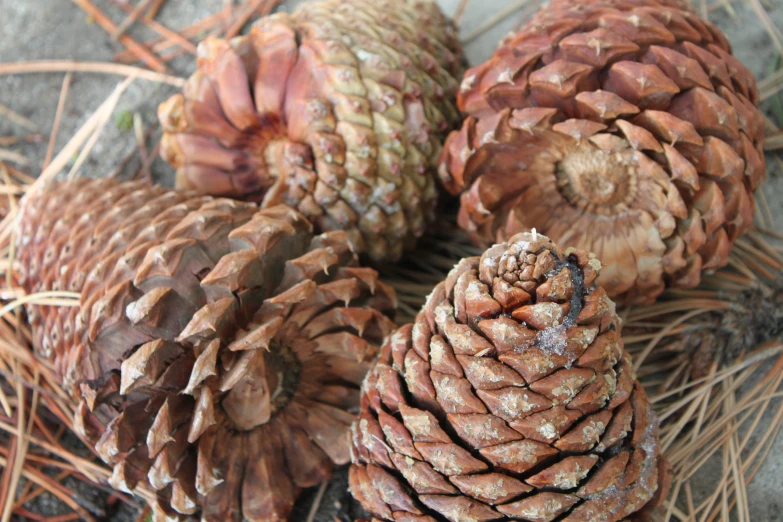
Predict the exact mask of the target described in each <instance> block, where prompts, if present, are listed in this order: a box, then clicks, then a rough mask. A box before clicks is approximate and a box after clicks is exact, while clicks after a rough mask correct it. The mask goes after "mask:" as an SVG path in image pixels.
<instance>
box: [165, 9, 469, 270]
mask: <svg viewBox="0 0 783 522" xmlns="http://www.w3.org/2000/svg"><path fill="white" fill-rule="evenodd" d="M456 34H457V33H456V30H455V28H454V26H453V25H452V23H451V22H450V21H449V20H447V19H446V17H445V16H444V15H443V14H442V13H441V12H440V10H439V9H438V7H437V5H436V4H435V2H433V1H431V0H377V1H371V2H368V1H365V0H320V1H313V2H307V3H304V4H303V5H302V6H301V7H299V8H298V9H297V10H296V11H294V12H293V13H291V14H289V13H283V12H281V13H277V14H275V15H272V16H269V17H266V18H262V19H261V20H259V21H258V22H256V24H255V25H254V26H253V28H252V30H251V31H250V34H248V35H247V36H242V37H239V38H235V39H233V40H231V41H226V40H221V39H216V38H207V39H206V40H204V41H203V42H202V43H201V44H200V45H199V54H198V71H197V72H196V73H195V74H194V75H193V76H192V77H191V78H190V79H189V80H188V82H187V85H186V86H185V88H184V90H183V91H182V93H181V94H177V95H175V96H173V97H172V98H171V99H169V100H168V101H166V102H164V103H163V104H161V106H160V109H159V116H160V120H161V123H162V125H163V129H164V131H165V135H164V138H163V146H162V149H161V152H162V155H163V157H164V158H166V159H167V160H168V161H169V162H171V164H172V165H174V167H176V168H177V185H178V186H179V187H183V188H196V189H198V190H200V191H202V192H205V193H209V194H218V195H226V196H232V197H239V198H245V199H251V200H255V201H260V202H262V204H263V205H264V206H272V205H276V204H279V203H285V204H287V205H290V206H292V207H294V208H296V209H297V210H298V211H299V212H301V213H302V214H304V215H305V216H307V218H308V219H310V220H311V221H312V222H313V223H314V224H315V226H316V229H317V230H318V231H326V230H336V229H343V230H346V231H347V232H348V233H349V235H350V237H351V239H352V240H354V242H355V243H356V244H357V245H358V247H359V248H360V249H361V250H362V251H365V250H366V251H367V252H368V253H369V254H370V256H372V257H373V258H375V259H379V260H380V259H392V260H394V259H397V258H399V257H400V255H401V254H402V250H403V248H405V247H409V246H412V244H413V243H414V242H415V239H416V238H417V237H419V236H421V234H422V233H423V232H424V228H425V226H426V224H427V223H428V222H431V221H432V220H433V218H434V205H435V200H436V196H437V191H436V180H435V178H436V175H435V164H436V162H437V159H438V156H439V154H440V151H441V148H442V143H443V140H444V139H445V137H446V135H447V133H448V132H449V131H450V130H451V129H453V128H455V127H456V126H457V125H458V123H459V113H458V111H457V109H456V107H455V104H454V100H455V99H456V96H457V90H458V87H459V82H458V81H457V80H456V79H455V78H457V77H460V76H461V74H462V51H461V48H460V45H459V42H458V40H457V36H456Z"/></svg>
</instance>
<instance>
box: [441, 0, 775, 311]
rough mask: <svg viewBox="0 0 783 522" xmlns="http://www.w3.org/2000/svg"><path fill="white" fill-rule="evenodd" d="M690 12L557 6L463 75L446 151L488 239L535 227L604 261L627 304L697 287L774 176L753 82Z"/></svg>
mask: <svg viewBox="0 0 783 522" xmlns="http://www.w3.org/2000/svg"><path fill="white" fill-rule="evenodd" d="M682 4H684V2H676V1H673V0H581V1H573V0H553V1H552V2H551V3H549V5H548V6H547V7H546V8H545V9H543V10H541V11H540V12H539V13H538V14H537V15H536V16H535V18H534V19H533V20H532V21H531V22H530V23H528V24H527V25H526V26H525V27H524V28H523V29H522V30H520V31H519V32H518V33H517V34H515V35H512V36H509V37H508V38H506V39H505V40H504V41H503V42H502V43H501V45H500V47H499V48H498V50H497V51H496V52H495V55H494V56H493V57H492V58H491V59H489V60H488V61H487V62H485V63H483V64H481V65H479V66H478V67H475V68H473V69H471V70H469V71H467V72H466V73H465V78H464V80H463V82H462V86H461V89H460V94H459V107H460V109H461V110H462V111H463V112H464V113H466V114H467V115H468V118H467V120H466V121H465V123H464V125H463V127H462V130H461V131H460V132H455V133H452V134H451V136H450V137H449V139H448V141H447V143H446V145H445V147H444V152H443V154H442V156H441V166H440V169H439V173H440V177H441V180H442V181H443V183H444V184H445V186H446V187H447V188H448V190H449V191H451V192H452V193H454V194H461V206H460V214H459V224H460V226H462V227H463V228H465V229H466V230H467V231H469V232H470V233H471V235H472V236H473V238H474V239H475V240H476V241H477V242H478V243H481V244H484V245H488V244H491V243H492V242H494V241H502V240H504V239H507V238H509V237H511V236H512V235H514V234H515V233H517V232H520V231H523V230H529V229H532V228H535V229H537V230H539V231H541V232H543V233H545V234H547V235H549V236H550V237H552V239H554V240H555V241H557V242H558V243H559V244H561V245H563V246H564V247H565V246H574V247H577V248H582V249H585V250H588V251H592V252H595V253H596V255H597V256H598V257H599V258H600V259H601V260H602V261H603V263H604V267H605V269H604V271H603V274H602V276H601V281H600V284H601V285H602V286H604V288H606V291H607V293H608V294H609V296H610V297H612V298H613V299H615V300H616V301H618V302H619V303H645V302H651V301H652V300H654V299H655V298H656V297H657V296H658V295H659V294H660V293H661V292H662V291H663V289H664V287H665V286H673V287H678V288H689V287H693V286H696V285H697V284H698V282H699V280H700V278H701V274H702V272H703V271H706V270H714V269H715V268H718V267H721V266H724V265H725V264H726V263H727V256H728V252H729V250H730V248H731V246H732V245H733V243H734V241H735V240H736V238H737V237H738V236H740V235H741V234H742V233H743V232H745V231H746V230H747V229H748V227H749V226H750V225H751V224H752V220H753V212H754V200H753V193H754V191H755V190H756V188H757V187H758V186H759V184H760V183H761V182H762V181H763V180H764V178H765V176H766V171H765V163H764V154H763V142H764V130H763V118H762V116H761V113H760V112H759V110H758V108H757V104H758V90H757V88H756V81H755V79H754V78H753V75H752V74H751V73H750V71H748V69H747V68H745V67H744V66H743V65H742V64H741V63H740V62H739V61H738V60H737V59H736V58H734V57H733V56H732V55H731V48H730V46H729V43H728V42H727V41H726V38H725V37H724V36H723V34H721V33H720V31H719V30H718V29H717V28H715V27H714V26H713V25H712V24H710V23H709V22H708V21H706V20H702V19H700V18H699V17H698V16H697V15H696V14H695V13H694V12H692V11H691V10H689V9H687V8H685V7H684V6H683V5H682Z"/></svg>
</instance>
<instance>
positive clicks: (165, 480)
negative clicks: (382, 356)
mask: <svg viewBox="0 0 783 522" xmlns="http://www.w3.org/2000/svg"><path fill="white" fill-rule="evenodd" d="M17 234H18V235H17V238H18V250H17V252H18V256H17V261H18V266H19V271H18V278H19V282H20V284H21V285H22V286H23V287H24V288H25V289H26V290H27V291H28V292H37V291H43V290H71V291H75V292H79V293H80V294H81V299H80V302H79V306H75V307H54V306H30V307H29V308H28V313H29V316H30V319H31V322H32V325H33V333H34V345H35V348H36V350H37V351H38V352H39V354H40V355H41V356H43V357H46V358H48V359H49V360H51V361H52V362H53V363H54V366H55V368H56V369H57V372H58V374H59V375H61V376H62V378H63V380H64V382H65V384H66V388H67V389H68V390H69V391H70V393H71V394H72V396H73V398H74V400H75V401H76V404H77V406H76V408H75V410H76V425H77V427H78V429H79V430H80V431H81V432H82V434H83V435H84V436H85V437H86V438H87V439H88V440H89V441H92V442H93V443H94V444H95V449H96V451H97V452H98V454H99V455H100V456H101V457H102V458H103V459H104V460H105V461H106V462H107V463H109V464H111V465H112V466H113V468H114V472H113V476H112V477H111V484H112V485H113V486H114V487H115V488H118V489H121V490H124V491H133V489H134V488H135V487H136V485H137V484H138V483H139V482H140V481H148V482H149V484H150V485H151V486H152V487H153V488H155V489H157V490H158V491H159V502H158V505H156V506H155V515H156V520H169V519H171V520H176V519H179V518H182V517H183V516H185V515H198V514H199V513H200V515H201V516H202V517H203V519H204V520H207V521H220V522H226V521H232V520H242V519H243V518H244V519H246V520H253V521H273V520H285V519H286V516H287V515H288V512H289V511H290V509H291V506H292V505H293V502H294V499H295V497H296V494H297V492H298V491H299V490H300V489H301V488H304V487H308V486H312V485H315V484H318V483H319V482H321V481H323V480H324V479H326V478H327V477H328V476H329V473H330V471H331V469H332V467H333V465H334V464H344V463H346V462H348V460H349V436H348V431H349V426H350V424H351V422H352V421H353V418H354V413H355V410H356V408H357V407H358V398H359V390H358V388H359V384H360V383H361V380H362V379H363V378H364V375H365V373H366V371H367V369H368V367H369V364H370V361H371V360H372V359H373V358H374V356H375V355H376V353H377V347H378V346H379V344H380V342H381V340H382V339H383V338H384V336H385V335H386V334H387V333H388V332H389V331H390V330H391V329H392V328H393V324H392V322H391V321H390V320H389V319H388V318H387V316H386V315H387V314H389V313H390V312H391V311H392V310H393V308H394V305H395V297H394V293H393V291H392V290H390V289H389V288H387V287H386V286H385V285H384V284H383V283H381V282H380V281H378V278H377V274H376V273H375V272H374V271H373V270H370V269H366V268H361V267H359V266H358V265H357V262H356V255H355V253H354V252H353V250H352V244H351V243H350V241H349V240H348V238H347V236H346V233H345V232H342V231H334V232H326V233H323V234H321V235H316V236H314V235H313V234H312V232H311V225H310V224H309V223H308V222H307V220H305V219H304V217H303V216H302V215H301V214H299V213H297V212H296V211H294V210H292V209H290V208H288V207H285V206H276V207H272V208H268V209H264V210H259V209H258V207H257V206H256V205H253V204H249V203H240V202H236V201H232V200H227V199H213V198H211V197H207V196H197V195H194V194H193V193H189V192H174V191H170V190H167V189H164V188H161V187H150V186H147V185H144V184H142V183H135V182H131V183H119V182H117V181H114V180H79V181H75V182H72V183H66V184H53V185H50V186H47V187H45V188H44V189H43V190H39V191H34V192H32V193H31V194H29V195H28V196H27V197H26V199H25V201H24V203H23V208H22V211H21V214H20V218H19V226H18V231H17Z"/></svg>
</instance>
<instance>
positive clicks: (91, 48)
mask: <svg viewBox="0 0 783 522" xmlns="http://www.w3.org/2000/svg"><path fill="white" fill-rule="evenodd" d="M302 1H303V0H289V1H288V2H285V4H284V6H283V7H282V8H284V9H292V8H293V7H294V6H295V5H298V4H299V3H301V2H302ZM368 1H371V0H368ZM439 1H440V3H441V5H442V6H443V8H444V10H445V11H446V12H447V13H453V12H454V10H455V9H456V6H457V5H458V4H459V0H439ZM96 3H97V4H98V5H100V6H101V7H102V8H103V9H104V10H105V12H107V13H109V14H110V15H112V16H113V17H114V19H115V20H119V19H121V18H122V15H121V12H120V11H119V10H118V9H117V8H116V7H114V6H113V5H112V3H111V2H110V1H109V0H98V1H96ZM132 3H135V2H132ZM511 3H514V1H513V0H471V2H470V4H469V8H468V10H467V12H466V13H465V17H464V19H463V24H462V27H461V30H462V32H463V35H467V34H470V33H471V32H472V31H473V30H475V29H476V27H478V26H479V25H481V24H482V23H483V21H485V20H486V19H488V18H489V17H491V16H492V14H494V13H496V12H498V11H500V10H501V9H503V8H504V7H506V6H507V5H509V4H511ZM531 3H532V2H531ZM768 3H769V5H770V8H769V9H768V12H769V14H770V17H771V18H772V20H773V23H774V24H775V25H776V26H777V27H778V28H783V0H769V2H768ZM222 5H223V1H222V0H201V1H198V2H194V1H191V0H167V2H166V4H165V7H164V8H163V9H162V11H161V13H160V18H159V20H160V21H161V22H162V23H164V24H166V25H167V26H169V27H172V28H180V27H184V26H186V25H188V24H189V23H192V22H193V21H195V20H198V19H201V18H203V17H205V16H207V15H209V14H211V13H214V12H216V11H218V10H220V9H221V8H222ZM733 5H734V8H735V10H736V12H737V18H733V17H731V16H729V15H728V14H727V12H726V11H724V10H722V9H719V10H716V11H713V12H712V13H711V15H710V19H711V20H712V21H713V22H714V23H716V24H717V25H718V26H719V27H720V28H721V29H723V31H724V32H725V33H726V34H727V35H728V37H729V40H730V41H731V42H732V44H733V46H734V48H735V54H736V55H737V56H738V57H739V58H740V59H741V60H742V61H743V62H744V63H746V64H747V65H748V66H749V67H750V69H751V70H752V71H753V72H754V73H755V74H756V75H757V76H758V77H759V78H763V77H765V76H766V75H767V74H768V73H769V70H770V67H772V64H773V60H774V59H775V56H776V50H775V48H774V47H773V45H772V44H771V41H770V39H769V37H768V36H767V34H766V33H765V32H764V31H763V30H762V29H761V28H760V26H759V24H758V21H757V19H756V18H755V15H754V13H753V11H752V8H751V7H750V5H749V2H747V1H746V0H737V1H734V2H733ZM530 11H531V8H530V5H528V6H527V7H525V8H522V9H520V10H518V11H516V12H515V13H514V14H513V15H510V16H508V17H506V18H505V19H504V20H503V22H501V23H499V24H498V25H496V26H495V27H494V28H493V30H492V31H489V32H487V33H485V34H484V35H483V36H481V37H480V38H478V39H476V40H475V41H473V42H471V43H470V44H468V45H467V46H466V53H467V56H468V58H469V60H470V61H471V63H473V64H475V63H478V62H480V61H481V60H483V59H485V58H486V57H488V56H489V55H490V54H491V52H492V49H493V48H494V46H495V45H496V43H497V41H498V39H499V38H500V37H501V36H502V35H504V34H505V33H506V32H508V31H509V30H512V29H513V28H514V27H515V26H516V25H517V24H518V23H519V21H520V19H521V17H522V16H524V14H525V13H529V12H530ZM130 34H131V35H132V36H134V37H135V38H137V39H138V40H139V41H143V40H146V39H148V38H150V37H152V36H154V35H152V34H150V33H149V31H147V30H146V29H145V28H143V27H139V26H138V25H137V26H135V27H133V28H132V30H131V31H130ZM120 50H122V48H121V47H120V46H119V45H118V44H116V43H114V42H112V41H111V39H110V38H109V37H108V36H107V35H106V33H105V32H104V31H103V30H102V29H101V28H100V27H99V26H98V25H97V24H95V23H94V22H92V21H91V20H89V18H88V17H86V16H85V14H84V13H83V11H81V10H80V9H78V8H76V7H75V6H74V5H73V4H72V3H71V2H69V1H68V0H0V62H12V61H20V60H41V59H57V58H59V59H76V60H100V61H110V60H111V59H112V56H113V55H114V53H116V52H117V51H120ZM192 69H193V60H192V57H189V56H183V57H181V58H179V59H177V60H175V61H174V62H173V63H172V64H171V72H172V73H173V74H178V75H182V76H185V75H187V74H189V72H191V71H192ZM62 81H63V75H62V74H31V75H19V76H0V104H3V105H6V106H8V107H11V108H13V109H14V110H15V111H17V112H19V113H21V114H23V115H24V116H25V117H27V118H29V119H30V120H31V121H33V122H34V123H35V124H36V125H37V126H38V128H39V129H40V132H41V133H43V134H44V135H47V137H48V133H49V131H50V129H51V126H52V120H53V116H54V113H55V108H56V106H57V100H58V96H59V92H60V87H61V84H62ZM118 81H119V79H118V78H117V77H113V76H104V75H95V74H76V75H74V76H73V79H72V84H71V89H70V96H69V97H68V101H67V103H66V106H65V111H64V115H63V121H62V125H61V127H60V132H59V135H58V139H57V146H56V149H55V151H57V150H59V149H60V148H61V147H62V146H63V145H64V144H65V143H66V142H67V140H68V139H69V138H70V137H71V136H72V135H73V133H74V132H75V131H76V130H77V129H78V128H79V127H80V126H81V125H82V124H83V123H84V121H86V119H87V118H88V117H89V116H90V114H92V112H93V111H94V110H95V109H96V108H97V107H98V105H100V103H101V102H102V101H103V100H104V99H105V98H106V96H108V94H109V93H110V92H111V91H112V89H113V88H114V87H115V86H116V85H117V83H118ZM173 92H175V89H173V88H171V87H167V86H162V85H158V84H154V83H150V82H145V81H141V80H137V81H136V82H135V83H134V84H133V85H132V86H131V87H130V88H129V89H128V90H127V92H126V93H125V94H124V95H123V97H122V99H121V101H120V103H119V106H118V108H117V113H123V112H129V113H139V114H140V115H141V117H142V119H143V121H144V123H145V126H146V125H149V124H152V123H154V122H155V121H156V116H155V110H156V107H157V104H158V103H159V102H161V101H162V100H164V99H166V98H167V97H168V96H169V95H170V94H171V93H173ZM778 123H779V124H783V122H778ZM27 133H28V131H26V130H25V129H23V128H21V127H19V126H18V125H15V124H13V123H11V122H9V120H8V119H6V118H3V117H0V137H2V136H11V135H13V136H24V135H26V134H27ZM12 148H13V150H16V151H18V152H21V153H22V154H24V155H25V156H26V157H27V158H29V159H30V160H31V164H30V165H28V166H26V167H24V168H25V170H28V171H30V172H31V173H33V174H37V172H38V171H39V169H40V164H41V161H42V159H43V157H44V154H45V150H46V143H45V142H44V143H37V144H25V145H21V146H15V147H12ZM134 148H135V141H134V138H133V134H132V132H129V131H127V130H122V129H120V128H118V125H116V124H115V121H114V119H112V121H110V122H109V124H108V126H107V129H106V132H105V133H104V134H103V136H102V137H101V139H100V140H99V141H98V143H97V144H96V146H95V148H94V149H93V151H92V154H91V155H90V158H89V161H88V163H87V164H86V165H85V166H84V167H83V169H82V171H81V172H82V175H87V176H104V175H108V174H110V173H112V172H114V170H115V169H116V167H117V165H118V163H119V162H120V161H121V160H122V159H123V158H125V157H126V156H127V155H128V154H129V153H131V152H132V151H133V150H134ZM768 164H769V171H770V179H769V181H768V182H767V184H766V185H765V186H764V188H763V190H764V193H765V194H766V196H767V200H768V201H769V203H770V205H771V206H772V207H773V213H774V215H775V225H776V229H777V230H779V231H780V230H783V177H782V176H780V165H781V162H780V160H779V159H777V158H773V157H769V158H768ZM136 169H138V161H137V160H136V159H134V160H132V161H131V162H130V163H129V164H128V167H127V169H126V171H127V172H126V173H125V174H129V173H132V172H135V170H136ZM153 174H154V178H155V180H156V181H158V182H161V183H164V184H171V182H172V180H173V176H172V172H171V169H170V168H169V167H168V166H167V165H165V164H164V163H163V162H162V161H160V160H158V161H156V162H155V164H154V165H153ZM780 477H783V437H781V436H779V437H778V440H777V442H776V444H775V446H774V448H773V450H772V452H771V453H770V456H769V458H768V459H767V461H766V462H765V464H764V465H763V466H762V468H761V470H760V471H759V474H758V476H757V477H756V479H755V480H754V482H753V483H752V485H751V487H750V489H749V501H750V505H751V519H752V520H754V521H775V520H783V514H781V502H783V500H782V498H781V491H782V489H783V488H781V485H780V484H781V478H780ZM344 484H345V483H344V482H341V481H339V480H338V481H337V482H335V483H333V484H332V486H331V487H330V492H329V494H328V498H329V501H328V502H327V503H325V506H326V507H325V511H324V513H322V514H321V515H320V516H319V520H324V521H326V520H329V521H331V520H332V518H331V515H332V514H333V513H336V512H337V507H336V504H338V503H341V502H343V501H344V499H343V495H344ZM776 484H777V485H776ZM694 485H695V486H696V488H695V490H694V494H695V496H697V497H698V496H699V495H700V493H703V491H700V488H699V484H694ZM91 493H93V492H85V493H84V495H85V497H86V496H88V495H90V494H91ZM309 498H311V497H309V496H308V497H305V498H304V499H303V500H302V505H303V506H304V508H303V510H300V511H298V512H297V514H296V515H295V517H294V518H293V520H302V519H303V518H299V517H304V516H305V515H304V513H305V512H306V506H309ZM44 501H45V500H44ZM50 507H51V506H50ZM51 509H52V510H53V511H52V513H54V511H56V507H51ZM132 517H133V510H132V509H123V510H121V511H120V512H119V513H116V514H114V515H113V517H112V519H113V520H132Z"/></svg>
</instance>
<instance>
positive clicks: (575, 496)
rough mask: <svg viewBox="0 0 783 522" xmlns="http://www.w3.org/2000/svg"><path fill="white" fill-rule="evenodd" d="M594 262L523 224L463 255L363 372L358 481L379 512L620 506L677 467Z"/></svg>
mask: <svg viewBox="0 0 783 522" xmlns="http://www.w3.org/2000/svg"><path fill="white" fill-rule="evenodd" d="M600 266H601V265H600V263H599V262H598V260H597V259H595V257H593V256H592V255H588V254H586V253H585V252H583V251H580V250H568V251H566V252H562V251H561V250H560V249H559V248H558V247H557V246H556V245H555V244H554V243H552V241H551V240H550V239H549V238H547V237H545V236H542V235H541V234H536V233H535V232H533V233H521V234H518V235H516V236H514V237H512V238H511V239H510V240H509V242H508V243H501V244H498V245H495V246H493V247H492V248H490V249H489V250H487V251H486V252H485V253H484V254H483V255H482V256H481V257H471V258H466V259H463V260H462V261H461V262H460V263H459V264H458V265H457V266H456V267H455V268H454V269H453V270H452V271H451V273H450V274H449V276H448V277H447V278H446V280H445V281H444V282H442V283H441V284H439V285H438V286H437V287H435V290H434V291H433V292H432V294H431V295H430V297H429V299H428V301H427V303H426V304H425V306H424V308H423V309H422V310H421V312H420V313H419V315H418V316H417V317H416V321H415V322H414V324H408V325H406V326H403V327H401V328H399V329H398V330H396V331H395V333H393V334H392V335H390V336H389V337H388V338H387V340H386V342H385V343H384V345H383V347H382V348H381V356H380V359H379V361H378V362H377V363H376V364H375V366H374V367H373V369H372V370H371V371H370V373H369V374H368V376H367V379H366V381H365V382H364V384H363V385H362V397H361V401H362V410H361V416H360V417H359V420H358V421H357V423H355V424H354V426H353V465H352V466H351V470H350V487H351V492H352V493H353V495H354V496H355V497H356V498H357V499H358V500H359V501H360V502H361V503H362V505H363V506H364V507H365V508H366V509H367V510H368V511H370V512H371V513H373V514H374V515H375V516H377V517H379V518H381V519H382V520H394V521H414V520H415V521H417V522H437V521H442V520H449V521H452V522H461V521H466V520H472V521H489V520H492V521H494V520H500V519H503V520H505V519H506V518H509V519H514V520H528V521H536V522H539V521H551V520H555V519H556V520H558V521H569V522H573V521H588V520H589V521H615V520H620V519H625V518H626V517H632V516H633V517H641V516H642V515H646V514H648V513H650V512H652V511H653V510H654V509H655V508H656V506H657V505H659V503H660V500H661V498H665V492H666V487H667V479H668V472H667V469H666V468H667V466H666V464H665V461H664V460H663V458H662V457H661V456H660V445H659V442H658V434H657V431H658V428H657V420H656V418H655V416H654V414H653V413H652V410H651V408H650V404H649V402H648V401H647V398H646V395H645V392H644V389H643V388H642V387H641V385H640V384H639V383H638V382H637V381H636V380H635V378H634V373H633V369H632V366H631V362H630V360H629V357H628V354H627V353H626V351H625V349H624V347H623V341H622V338H621V337H620V319H619V318H618V316H617V315H616V314H615V307H614V303H613V302H612V301H611V300H610V299H609V298H608V297H607V294H606V291H605V290H604V289H603V288H602V287H600V286H596V284H595V281H596V277H597V276H598V273H599V269H600Z"/></svg>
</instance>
